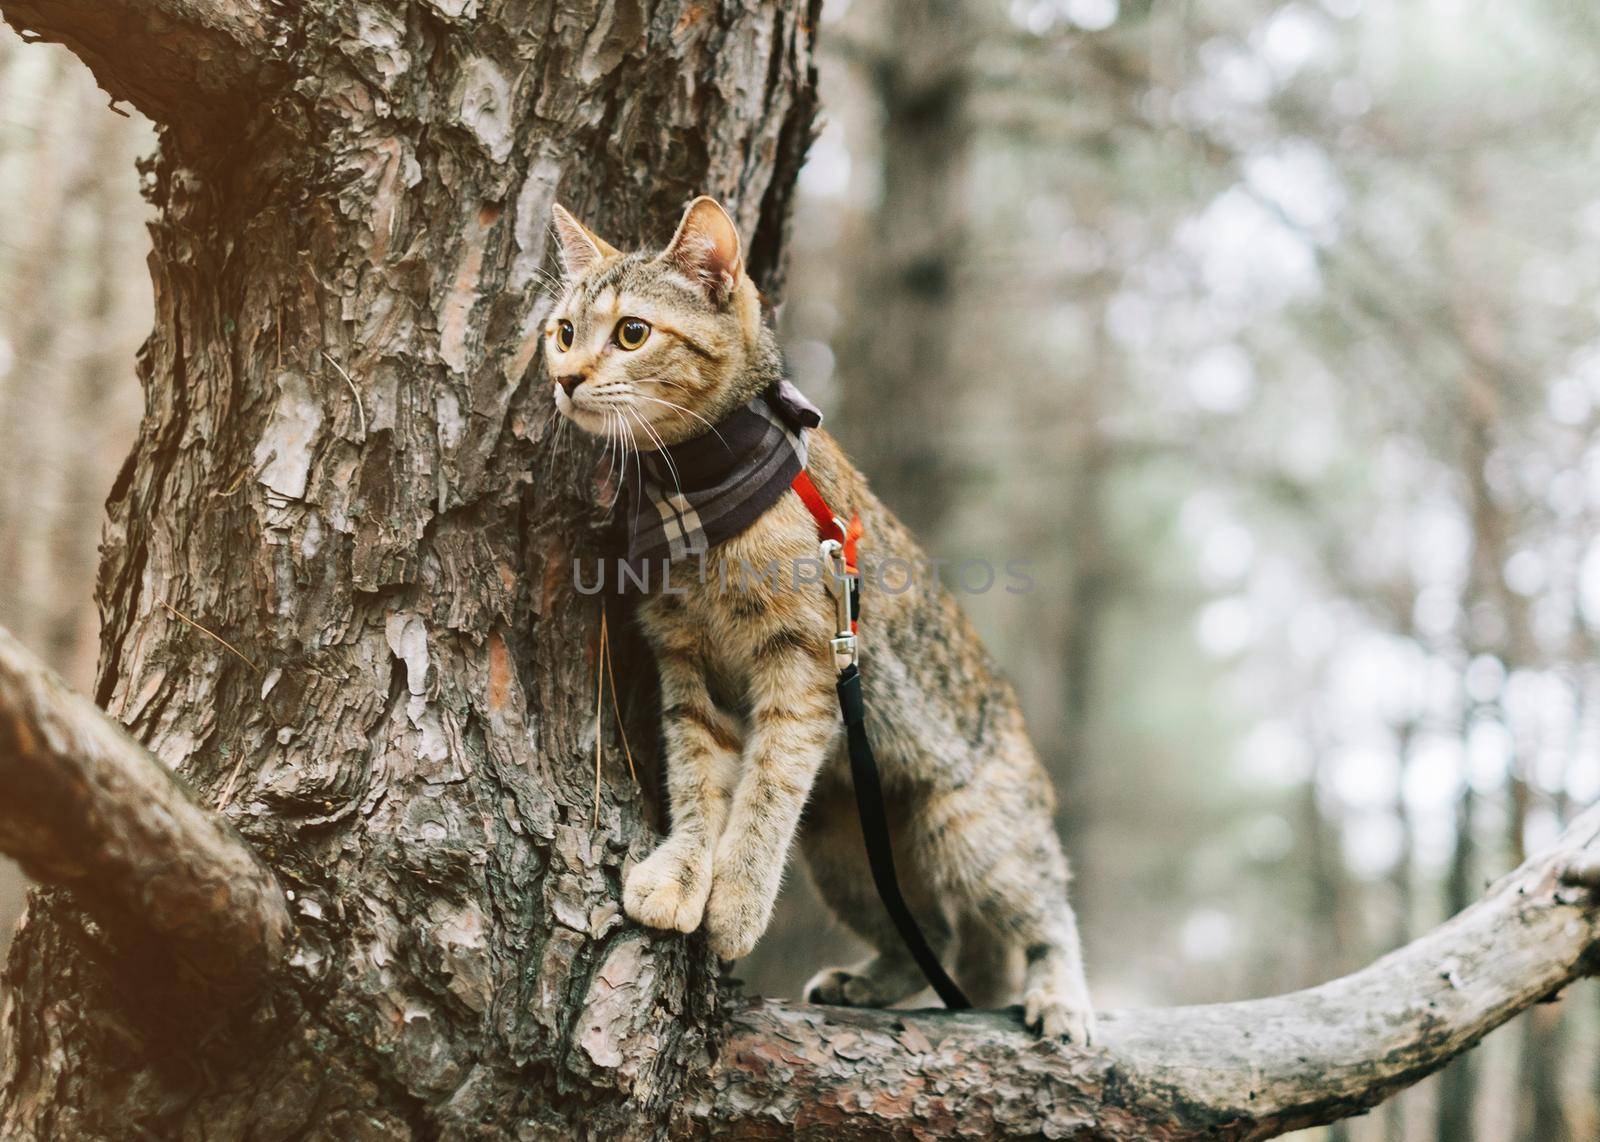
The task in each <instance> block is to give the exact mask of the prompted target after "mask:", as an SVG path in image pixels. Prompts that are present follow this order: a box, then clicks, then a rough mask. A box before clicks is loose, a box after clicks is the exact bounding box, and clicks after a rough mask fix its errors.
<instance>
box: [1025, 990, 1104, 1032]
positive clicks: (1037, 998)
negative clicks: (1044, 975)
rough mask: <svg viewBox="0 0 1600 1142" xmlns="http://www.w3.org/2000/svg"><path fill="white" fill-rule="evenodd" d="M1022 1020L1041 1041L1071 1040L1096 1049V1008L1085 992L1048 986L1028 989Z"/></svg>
mask: <svg viewBox="0 0 1600 1142" xmlns="http://www.w3.org/2000/svg"><path fill="white" fill-rule="evenodd" d="M1022 1017H1023V1020H1024V1021H1025V1022H1026V1023H1027V1024H1028V1026H1029V1027H1030V1028H1032V1029H1033V1030H1034V1031H1037V1032H1038V1033H1039V1037H1040V1038H1042V1039H1070V1040H1072V1042H1074V1043H1076V1044H1077V1045H1078V1046H1080V1047H1092V1046H1094V1030H1095V1028H1094V1008H1093V1007H1091V1006H1090V1005H1089V996H1088V995H1087V994H1086V993H1084V992H1082V991H1078V990H1076V989H1074V990H1072V991H1065V990H1061V989H1058V988H1055V987H1051V986H1048V985H1042V986H1038V987H1033V988H1029V989H1028V990H1027V991H1025V992H1023V995H1022Z"/></svg>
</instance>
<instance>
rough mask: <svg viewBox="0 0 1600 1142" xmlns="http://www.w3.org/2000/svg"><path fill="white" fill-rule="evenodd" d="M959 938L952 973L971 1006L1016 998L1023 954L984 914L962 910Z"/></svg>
mask: <svg viewBox="0 0 1600 1142" xmlns="http://www.w3.org/2000/svg"><path fill="white" fill-rule="evenodd" d="M956 934H957V939H958V941H959V943H958V947H957V951H956V963H955V976H956V981H957V982H958V983H960V984H961V990H962V991H964V992H966V993H967V998H968V999H970V1000H972V1005H973V1006H974V1007H980V1008H991V1007H1004V1006H1006V1004H1008V1003H1015V1002H1016V1001H1017V984H1018V982H1019V977H1020V975H1021V972H1020V971H1019V970H1018V968H1019V967H1020V966H1021V961H1022V957H1021V956H1020V955H1018V954H1016V949H1015V948H1013V947H1012V946H1011V945H1010V944H1008V943H1006V941H1005V940H1003V939H1001V938H1000V937H999V936H998V935H997V934H996V933H995V932H994V931H993V930H992V929H991V928H990V927H989V925H988V924H987V923H985V922H984V920H983V917H981V916H979V915H977V914H976V913H973V912H964V913H962V915H961V918H960V920H959V921H958V922H957V924H956Z"/></svg>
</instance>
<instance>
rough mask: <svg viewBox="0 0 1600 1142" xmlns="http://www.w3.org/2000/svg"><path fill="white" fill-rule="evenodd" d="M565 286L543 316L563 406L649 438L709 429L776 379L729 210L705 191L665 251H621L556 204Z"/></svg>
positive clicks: (617, 430) (683, 436)
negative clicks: (554, 303)
mask: <svg viewBox="0 0 1600 1142" xmlns="http://www.w3.org/2000/svg"><path fill="white" fill-rule="evenodd" d="M554 214H555V228H556V236H557V238H558V239H559V244H560V251H561V263H562V266H563V268H564V270H565V281H564V283H563V285H564V289H563V292H562V295H561V298H560V300H558V301H557V302H556V305H555V308H554V309H553V310H551V313H550V319H549V322H548V323H547V325H546V327H545V362H546V364H547V365H548V367H549V370H550V379H551V381H552V383H553V384H554V386H555V401H556V408H558V409H559V410H560V411H561V413H562V414H563V415H564V416H566V417H567V418H568V419H569V420H571V421H572V422H573V423H575V424H577V425H578V426H579V427H580V428H583V429H585V430H587V431H589V432H592V433H595V434H596V435H606V436H625V437H628V438H630V439H632V440H633V441H634V442H635V443H636V444H638V445H639V446H640V447H643V448H651V447H654V446H657V445H659V444H662V443H665V444H675V443H678V442H679V441H682V440H687V439H688V438H690V437H692V436H698V435H700V434H701V433H703V432H706V431H708V430H709V429H710V427H711V426H712V425H714V424H716V423H717V422H718V421H719V420H721V419H722V418H723V417H725V416H727V415H728V413H730V412H732V411H733V410H734V409H735V408H737V407H739V406H740V405H742V404H744V403H746V402H748V401H749V400H750V399H751V398H752V397H754V396H755V395H756V394H757V393H758V392H760V391H761V390H762V389H763V388H765V387H766V385H767V384H770V383H771V381H772V380H774V379H776V377H775V373H776V371H777V369H778V368H779V366H778V358H777V347H776V343H775V341H774V339H773V336H772V334H771V332H770V331H769V330H768V329H767V328H766V325H765V323H764V322H763V321H762V316H761V295H760V293H759V292H758V291H757V290H756V287H755V283H754V282H752V281H751V280H750V278H749V277H748V275H746V274H745V271H744V259H743V256H742V254H741V248H740V243H739V231H738V229H737V228H736V227H735V226H734V223H733V219H731V218H730V217H728V213H727V211H725V210H723V208H722V207H721V206H720V205H718V204H717V202H716V201H715V200H713V199H710V198H704V197H702V198H697V199H695V200H694V201H693V202H691V203H690V204H689V208H688V210H686V211H685V212H684V215H683V221H682V222H680V223H679V224H678V230H677V233H675V234H674V235H673V236H672V241H670V242H668V243H667V246H666V248H665V249H664V250H660V251H655V250H646V251H639V252H635V253H628V254H625V253H623V252H621V251H619V250H617V249H615V248H614V247H612V246H611V245H609V244H608V243H606V242H605V241H603V240H602V239H601V238H600V237H599V236H598V235H596V234H595V233H594V232H593V231H591V230H590V229H589V228H588V227H587V226H585V225H583V223H581V222H579V221H578V220H577V219H576V218H574V217H573V216H572V215H571V214H569V213H568V212H567V211H566V210H564V209H563V208H562V207H561V206H559V205H557V206H556V207H555V208H554Z"/></svg>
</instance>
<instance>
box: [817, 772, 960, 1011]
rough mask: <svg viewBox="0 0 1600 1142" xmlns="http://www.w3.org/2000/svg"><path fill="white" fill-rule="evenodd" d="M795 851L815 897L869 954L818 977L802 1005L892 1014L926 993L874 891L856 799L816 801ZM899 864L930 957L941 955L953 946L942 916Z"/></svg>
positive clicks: (844, 794) (845, 795)
mask: <svg viewBox="0 0 1600 1142" xmlns="http://www.w3.org/2000/svg"><path fill="white" fill-rule="evenodd" d="M800 844H801V848H802V850H803V851H804V852H805V855H806V864H807V865H808V866H809V867H810V869H811V879H812V882H813V883H814V884H815V885H816V886H817V892H818V894H819V895H820V896H821V897H822V899H823V901H824V902H825V903H826V904H827V905H828V907H829V908H830V909H831V910H832V911H833V913H834V914H835V915H836V916H838V917H839V919H840V920H842V921H844V923H845V924H846V925H847V926H848V927H849V928H850V930H851V931H853V932H855V934H856V935H858V936H860V937H861V938H862V939H863V940H865V941H866V942H867V943H868V944H869V945H870V946H871V947H872V948H873V950H874V954H873V955H870V956H868V957H867V958H866V959H864V960H862V961H861V962H860V963H858V964H855V965H852V966H850V967H837V968H825V969H823V970H822V971H819V972H818V973H817V974H816V975H814V976H813V977H812V978H811V980H810V982H808V983H807V984H806V986H805V990H804V991H803V992H802V993H801V994H802V995H803V996H804V997H805V999H806V1002H808V1003H835V1004H842V1005H844V1006H846V1007H889V1006H891V1005H893V1004H896V1003H899V1002H900V1001H901V1000H904V999H909V998H910V997H911V996H913V995H915V994H916V993H917V992H919V991H921V990H922V989H923V988H924V987H926V986H927V981H926V980H925V979H923V977H922V972H921V970H920V969H919V968H918V967H917V964H916V961H915V960H913V959H912V958H911V953H910V952H909V951H907V950H906V946H905V941H904V940H902V939H901V938H900V933H899V931H897V930H896V928H895V926H894V924H893V922H892V921H891V920H890V919H889V913H888V911H887V909H885V908H884V906H883V900H882V899H881V898H880V897H879V896H878V890H877V888H876V887H875V886H874V885H873V882H872V868H871V866H870V865H869V864H868V863H867V849H866V845H865V843H864V842H863V841H862V839H861V823H860V821H859V819H858V818H857V815H856V803H855V799H854V798H853V797H852V796H851V795H850V793H849V792H848V791H840V792H838V793H836V794H835V795H831V796H821V797H818V798H816V799H814V800H813V802H812V804H811V805H810V806H808V807H807V809H806V821H805V824H804V825H803V826H802V827H801V833H800ZM896 865H897V866H898V867H897V869H896V871H897V873H898V874H899V879H900V887H901V890H902V892H903V893H904V894H905V897H906V903H907V905H908V906H909V907H910V908H911V911H912V914H913V915H914V916H915V917H916V918H917V923H918V925H919V926H920V927H921V928H922V934H923V935H924V936H926V937H927V940H928V944H929V946H930V947H932V948H933V951H934V954H935V955H938V956H943V955H944V953H945V950H946V948H947V947H948V946H949V943H950V924H949V922H948V921H947V920H946V919H945V916H944V912H943V911H942V910H941V909H940V908H939V907H938V905H937V903H936V902H935V900H934V897H933V894H932V893H931V892H930V891H929V890H928V888H927V884H926V881H925V879H924V878H923V877H921V876H919V875H918V872H919V870H917V869H915V868H912V867H908V866H907V862H906V861H905V860H897V861H896Z"/></svg>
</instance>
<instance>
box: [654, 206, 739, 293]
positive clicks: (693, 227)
mask: <svg viewBox="0 0 1600 1142" xmlns="http://www.w3.org/2000/svg"><path fill="white" fill-rule="evenodd" d="M661 260H662V261H664V262H667V263H669V264H670V265H673V266H675V267H677V268H678V269H680V270H682V271H683V272H684V273H686V274H688V275H689V276H690V277H691V278H694V279H695V280H696V281H699V282H702V283H704V285H705V288H706V293H707V294H709V295H710V297H711V300H713V301H715V302H719V303H720V302H723V301H726V300H727V299H728V296H729V295H730V294H732V293H733V290H734V287H735V286H737V285H738V284H739V278H740V277H741V276H742V275H743V274H744V259H743V257H742V255H741V254H740V249H739V228H738V227H737V226H735V225H734V224H733V219H732V218H729V217H728V212H727V211H726V210H724V209H722V206H721V204H720V203H718V202H717V200H716V199H714V198H708V197H707V196H705V195H701V196H700V197H699V198H697V199H695V200H694V201H693V202H691V203H689V209H687V210H685V211H684V212H683V221H682V222H680V223H678V232H677V233H676V234H674V235H673V236H672V241H670V242H668V243H667V248H666V249H665V250H664V251H662V253H661Z"/></svg>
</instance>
